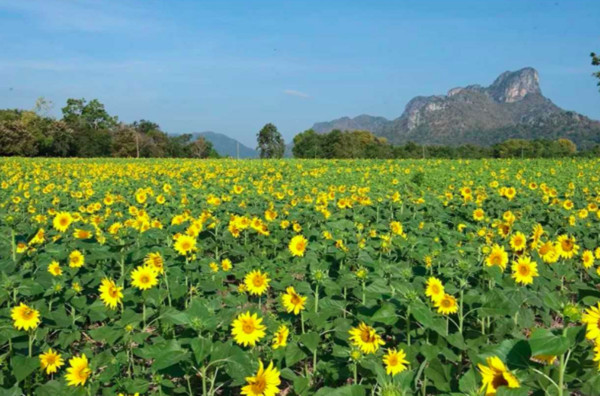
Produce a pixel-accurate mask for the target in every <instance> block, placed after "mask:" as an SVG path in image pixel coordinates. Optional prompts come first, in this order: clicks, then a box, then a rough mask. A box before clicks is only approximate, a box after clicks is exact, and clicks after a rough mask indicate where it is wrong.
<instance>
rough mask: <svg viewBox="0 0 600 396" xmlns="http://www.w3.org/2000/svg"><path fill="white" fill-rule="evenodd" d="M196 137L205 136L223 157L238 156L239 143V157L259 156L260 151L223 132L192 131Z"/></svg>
mask: <svg viewBox="0 0 600 396" xmlns="http://www.w3.org/2000/svg"><path fill="white" fill-rule="evenodd" d="M192 136H194V138H198V137H203V138H205V139H206V140H208V141H209V142H211V143H212V145H213V148H214V149H215V151H216V152H217V153H219V155H220V156H222V157H231V158H237V155H238V152H237V149H238V145H239V158H258V152H257V151H256V150H254V149H252V148H250V147H248V146H246V145H245V144H243V143H241V142H239V141H238V140H236V139H234V138H232V137H229V136H227V135H225V134H223V133H218V132H213V131H204V132H194V133H192Z"/></svg>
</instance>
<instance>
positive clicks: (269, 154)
mask: <svg viewBox="0 0 600 396" xmlns="http://www.w3.org/2000/svg"><path fill="white" fill-rule="evenodd" d="M256 141H257V143H258V147H256V149H257V150H258V151H259V154H260V158H281V157H283V153H284V152H285V142H284V141H283V137H282V136H281V133H279V131H278V130H277V127H276V126H275V125H273V124H271V123H268V124H267V125H265V126H264V127H263V128H262V129H261V130H260V131H259V132H258V133H257V134H256Z"/></svg>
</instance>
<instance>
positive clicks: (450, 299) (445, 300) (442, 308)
mask: <svg viewBox="0 0 600 396" xmlns="http://www.w3.org/2000/svg"><path fill="white" fill-rule="evenodd" d="M434 305H435V307H436V308H437V309H438V313H441V314H443V315H450V314H453V313H456V312H457V311H458V304H457V303H456V298H454V296H451V295H450V294H447V293H445V294H444V296H443V297H442V298H440V299H439V300H437V301H435V303H434Z"/></svg>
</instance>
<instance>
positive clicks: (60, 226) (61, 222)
mask: <svg viewBox="0 0 600 396" xmlns="http://www.w3.org/2000/svg"><path fill="white" fill-rule="evenodd" d="M72 222H73V217H72V216H71V214H70V213H69V212H59V213H57V214H56V216H54V220H52V226H53V227H54V229H56V230H57V231H60V232H65V231H66V230H67V228H69V226H70V225H71V223H72Z"/></svg>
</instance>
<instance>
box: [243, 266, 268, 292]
mask: <svg viewBox="0 0 600 396" xmlns="http://www.w3.org/2000/svg"><path fill="white" fill-rule="evenodd" d="M270 281H271V279H269V276H268V275H267V273H266V272H265V273H263V272H260V271H259V270H254V271H251V272H249V273H248V274H246V277H245V278H244V284H245V285H246V289H247V290H248V292H249V293H250V294H252V295H255V296H260V295H261V294H264V293H265V292H266V291H267V289H268V288H269V282H270Z"/></svg>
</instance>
